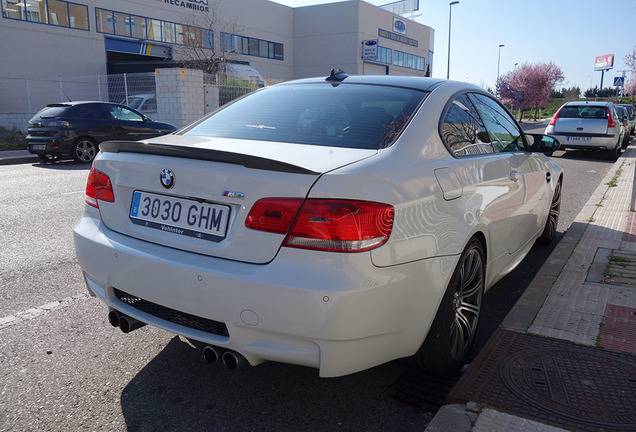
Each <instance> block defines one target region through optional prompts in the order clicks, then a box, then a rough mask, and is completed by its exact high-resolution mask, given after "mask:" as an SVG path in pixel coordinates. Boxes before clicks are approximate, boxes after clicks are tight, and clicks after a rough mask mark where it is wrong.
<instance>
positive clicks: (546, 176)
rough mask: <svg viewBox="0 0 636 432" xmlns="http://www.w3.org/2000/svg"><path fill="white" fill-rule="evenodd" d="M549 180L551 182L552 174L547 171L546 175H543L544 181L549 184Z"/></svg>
mask: <svg viewBox="0 0 636 432" xmlns="http://www.w3.org/2000/svg"><path fill="white" fill-rule="evenodd" d="M550 180H552V174H551V173H550V171H548V172H547V173H545V181H546V182H548V183H550Z"/></svg>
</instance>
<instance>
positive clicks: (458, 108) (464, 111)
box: [442, 94, 494, 156]
mask: <svg viewBox="0 0 636 432" xmlns="http://www.w3.org/2000/svg"><path fill="white" fill-rule="evenodd" d="M442 138H443V140H444V142H446V145H447V146H448V148H449V149H450V151H451V152H452V153H453V155H454V156H470V155H477V154H488V153H494V149H493V147H492V144H491V142H490V136H489V135H488V132H487V131H486V128H485V126H484V123H483V122H482V121H481V118H480V117H479V114H478V113H477V110H476V109H475V106H474V105H473V103H472V102H471V101H470V99H469V98H468V96H467V95H465V94H464V95H461V96H459V97H458V98H457V99H455V100H454V101H452V102H451V104H450V107H449V108H448V112H447V113H446V117H444V123H443V124H442Z"/></svg>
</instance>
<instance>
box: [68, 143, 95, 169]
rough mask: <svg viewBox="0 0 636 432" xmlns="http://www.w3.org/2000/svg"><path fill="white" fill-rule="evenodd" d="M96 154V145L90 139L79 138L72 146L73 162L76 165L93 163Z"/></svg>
mask: <svg viewBox="0 0 636 432" xmlns="http://www.w3.org/2000/svg"><path fill="white" fill-rule="evenodd" d="M97 152H98V148H97V144H95V141H93V140H92V139H90V138H86V137H83V138H79V139H78V140H77V141H75V144H73V152H72V153H73V160H74V161H75V162H77V163H90V162H93V159H95V156H97Z"/></svg>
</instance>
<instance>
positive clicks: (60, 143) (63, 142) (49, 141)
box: [26, 135, 71, 155]
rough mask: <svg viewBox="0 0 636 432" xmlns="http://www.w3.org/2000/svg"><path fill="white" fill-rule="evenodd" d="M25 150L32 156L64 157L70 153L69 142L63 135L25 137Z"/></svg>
mask: <svg viewBox="0 0 636 432" xmlns="http://www.w3.org/2000/svg"><path fill="white" fill-rule="evenodd" d="M26 139H27V150H28V151H29V153H32V154H50V155H64V154H69V153H70V152H71V141H69V139H68V137H66V136H65V135H55V136H52V137H38V136H31V135H29V136H27V138H26Z"/></svg>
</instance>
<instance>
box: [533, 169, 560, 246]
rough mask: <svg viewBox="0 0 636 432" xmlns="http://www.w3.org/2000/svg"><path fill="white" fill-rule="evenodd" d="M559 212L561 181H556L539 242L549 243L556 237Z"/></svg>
mask: <svg viewBox="0 0 636 432" xmlns="http://www.w3.org/2000/svg"><path fill="white" fill-rule="evenodd" d="M560 214H561V181H559V182H557V184H556V187H555V188H554V195H552V202H551V203H550V213H549V214H548V220H547V221H546V223H545V228H544V229H543V233H542V234H541V236H540V237H539V239H538V241H539V243H541V244H544V245H549V244H550V243H552V241H554V237H556V232H557V226H558V224H559V215H560Z"/></svg>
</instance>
